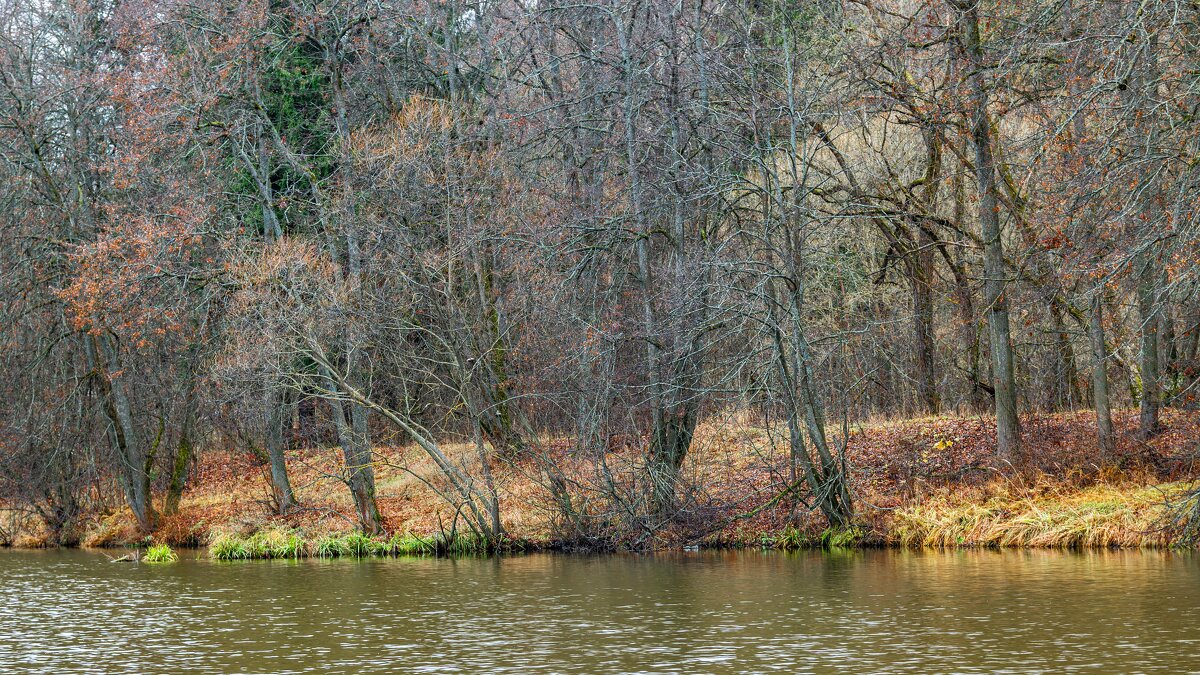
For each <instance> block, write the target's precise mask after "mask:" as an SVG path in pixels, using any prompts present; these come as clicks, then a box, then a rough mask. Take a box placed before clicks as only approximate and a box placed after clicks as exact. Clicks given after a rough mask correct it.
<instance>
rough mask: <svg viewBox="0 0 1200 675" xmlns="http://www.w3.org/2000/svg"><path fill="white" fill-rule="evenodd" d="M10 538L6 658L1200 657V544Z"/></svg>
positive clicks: (403, 668) (304, 666)
mask: <svg viewBox="0 0 1200 675" xmlns="http://www.w3.org/2000/svg"><path fill="white" fill-rule="evenodd" d="M202 556H203V552H199V551H184V552H183V554H182V556H181V557H182V560H181V561H180V562H178V563H176V564H173V565H157V566H155V565H147V564H124V563H122V564H116V563H110V562H108V560H107V559H106V558H105V557H104V556H103V555H100V554H97V553H93V552H87V551H0V671H3V672H44V673H68V672H171V673H183V672H188V673H198V672H212V673H230V672H253V673H284V672H288V673H300V672H411V673H451V672H461V673H497V672H514V673H533V672H546V673H553V672H557V673H607V672H631V673H632V672H637V673H675V672H687V673H726V672H770V671H779V672H788V673H794V672H832V671H844V672H978V671H997V670H1006V671H1010V672H1037V671H1047V672H1049V671H1053V672H1069V671H1090V672H1130V671H1143V672H1148V671H1158V672H1181V671H1195V670H1200V556H1196V555H1190V554H1181V553H1157V552H1138V551H1131V552H1121V551H1101V552H1090V553H1064V552H1047V551H1020V552H1016V551H1006V552H995V551H952V552H941V551H927V552H914V551H874V550H871V551H849V552H824V553H822V552H806V553H798V554H784V553H775V552H735V553H681V554H671V555H656V556H633V555H612V556H591V557H584V556H566V555H553V554H537V555H528V556H515V557H504V558H493V559H466V560H444V559H440V560H439V559H404V558H401V559H386V560H361V561H356V560H327V561H323V560H303V561H246V562H232V563H230V562H227V563H221V562H215V561H211V560H208V559H206V558H204V557H202Z"/></svg>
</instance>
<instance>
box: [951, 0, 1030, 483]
mask: <svg viewBox="0 0 1200 675" xmlns="http://www.w3.org/2000/svg"><path fill="white" fill-rule="evenodd" d="M955 5H956V6H957V8H958V10H959V12H960V14H961V17H960V21H961V23H962V31H963V32H962V44H963V49H964V50H965V51H966V55H967V66H968V68H969V70H970V76H969V77H970V86H971V107H972V113H973V117H974V119H973V120H972V132H971V133H972V137H973V138H974V141H975V177H976V182H977V183H978V188H979V224H980V229H981V234H982V238H983V272H984V281H983V295H984V304H985V305H986V311H987V319H988V339H989V341H990V343H991V353H992V386H993V388H994V389H995V395H996V450H997V453H998V455H999V457H1000V459H1002V460H1004V461H1006V462H1009V463H1012V464H1016V463H1020V462H1021V461H1023V460H1024V452H1023V450H1022V447H1021V424H1020V421H1019V420H1018V418H1017V386H1016V375H1015V372H1014V369H1013V348H1012V336H1011V330H1010V328H1009V318H1008V299H1007V297H1006V295H1005V286H1006V283H1005V275H1006V271H1005V267H1004V242H1003V240H1002V239H1001V232H1000V213H999V206H998V203H997V187H996V169H995V160H994V158H993V156H992V127H991V120H990V119H989V117H988V111H987V108H988V94H987V88H986V82H985V81H984V73H983V69H984V62H983V45H982V43H981V41H980V33H979V14H978V2H976V0H955Z"/></svg>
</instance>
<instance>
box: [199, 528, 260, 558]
mask: <svg viewBox="0 0 1200 675" xmlns="http://www.w3.org/2000/svg"><path fill="white" fill-rule="evenodd" d="M208 554H209V555H210V556H212V557H213V558H216V559H217V560H249V559H250V558H252V557H254V556H253V554H252V553H251V550H250V546H249V543H248V541H247V539H246V538H245V537H239V536H237V535H236V534H229V533H221V534H218V535H217V536H215V537H213V539H212V541H210V542H209V543H208Z"/></svg>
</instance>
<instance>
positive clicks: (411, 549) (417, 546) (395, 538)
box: [388, 532, 437, 556]
mask: <svg viewBox="0 0 1200 675" xmlns="http://www.w3.org/2000/svg"><path fill="white" fill-rule="evenodd" d="M388 546H389V547H390V548H391V553H392V554H393V555H408V556H422V555H434V554H435V553H437V540H436V539H435V538H433V537H419V536H417V535H415V534H410V533H407V532H406V533H404V534H400V533H396V534H393V535H392V538H391V539H389V540H388Z"/></svg>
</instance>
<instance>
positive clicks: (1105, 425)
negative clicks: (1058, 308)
mask: <svg viewBox="0 0 1200 675" xmlns="http://www.w3.org/2000/svg"><path fill="white" fill-rule="evenodd" d="M1088 338H1089V340H1090V341H1091V345H1092V364H1093V365H1092V401H1093V404H1094V405H1095V408H1096V439H1097V441H1098V442H1099V445H1100V457H1101V458H1102V460H1103V461H1104V462H1111V461H1112V460H1113V459H1114V458H1115V456H1116V453H1117V441H1116V435H1115V434H1114V433H1113V422H1112V409H1111V408H1110V407H1109V402H1108V348H1107V347H1106V346H1105V344H1104V298H1103V294H1102V292H1101V289H1099V288H1097V289H1096V292H1095V294H1094V295H1093V296H1092V308H1091V316H1090V317H1089V322H1088Z"/></svg>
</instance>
